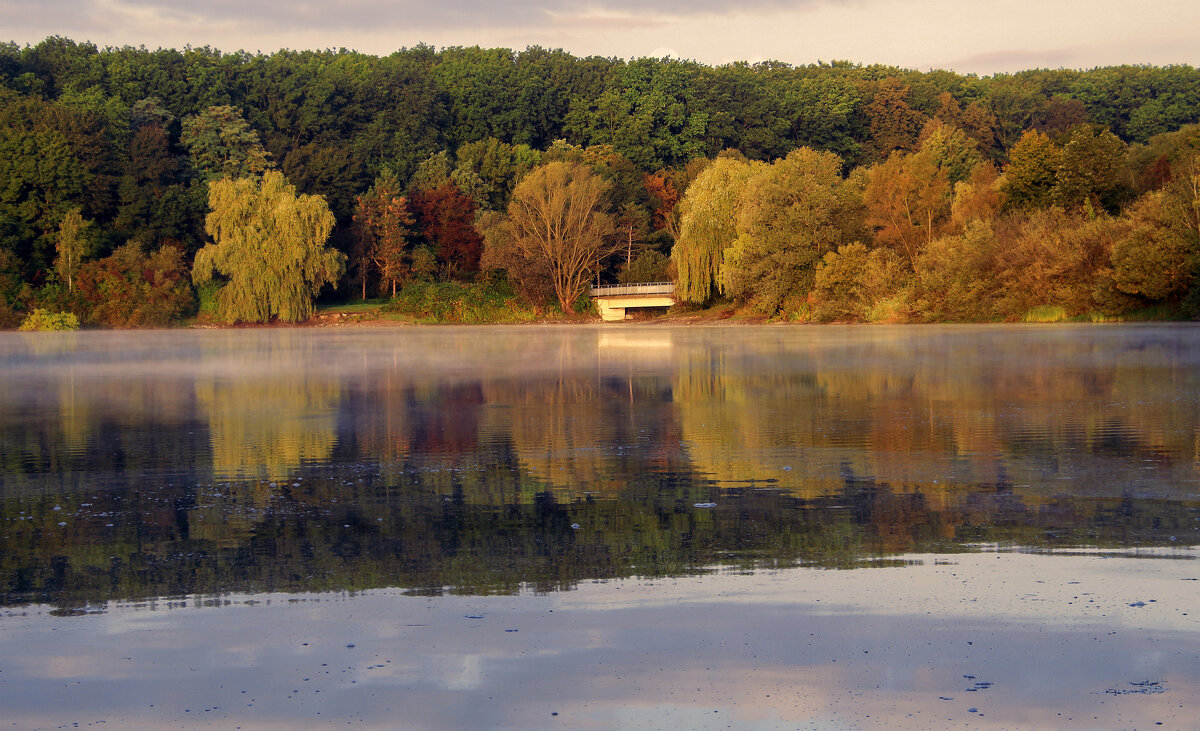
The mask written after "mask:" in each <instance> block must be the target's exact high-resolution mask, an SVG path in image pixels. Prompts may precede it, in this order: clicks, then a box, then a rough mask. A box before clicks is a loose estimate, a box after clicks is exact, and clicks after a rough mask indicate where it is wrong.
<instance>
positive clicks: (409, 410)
mask: <svg viewBox="0 0 1200 731" xmlns="http://www.w3.org/2000/svg"><path fill="white" fill-rule="evenodd" d="M790 332H791V331H784V330H779V331H767V334H766V335H764V336H762V337H756V338H743V339H738V338H733V342H732V343H726V342H724V341H722V340H721V339H711V338H686V337H680V338H678V339H675V340H672V339H670V338H664V337H663V336H662V335H657V334H656V335H654V336H653V338H651V339H647V340H645V341H642V340H639V339H637V338H632V339H631V338H629V337H622V338H617V339H614V340H611V341H610V342H608V343H607V344H606V345H604V347H600V346H599V345H598V344H596V343H598V339H596V338H593V340H592V341H590V342H592V343H593V346H588V345H587V342H588V341H586V340H585V339H578V338H576V339H572V340H571V341H570V342H568V343H566V344H563V345H562V347H560V348H558V349H554V348H550V347H548V346H546V345H545V344H544V343H543V344H542V345H541V346H539V349H538V351H537V356H538V359H539V360H538V361H537V362H536V363H534V364H533V366H532V367H531V372H530V373H523V372H522V370H521V369H520V368H517V367H515V366H514V365H513V364H512V363H510V362H506V361H504V360H503V358H502V353H499V352H497V353H496V354H495V357H496V358H497V359H499V360H498V363H497V366H496V368H494V369H491V370H488V369H484V370H482V371H481V370H479V369H474V370H463V371H461V372H455V373H453V377H446V370H447V369H450V368H452V364H451V360H450V359H451V357H452V356H453V357H458V356H457V355H456V354H459V353H467V352H470V350H471V349H470V347H469V343H465V342H458V341H455V342H454V343H452V344H453V345H454V348H452V349H451V351H450V352H449V354H447V353H440V354H439V356H438V357H439V358H443V359H444V363H443V370H442V371H438V372H431V371H429V370H422V369H420V368H417V367H414V366H413V362H414V361H413V360H412V358H415V356H411V355H410V356H405V357H408V358H409V360H404V359H403V358H401V357H400V356H397V357H396V360H395V362H391V363H387V362H385V363H380V362H379V359H378V358H375V359H369V358H367V357H365V356H364V357H363V358H361V362H362V366H361V370H355V369H356V368H358V366H357V365H355V366H354V368H350V367H347V368H345V369H343V370H342V371H339V372H337V373H336V374H332V373H330V372H327V371H324V370H320V369H313V368H308V367H307V366H306V364H307V363H308V362H309V360H311V358H309V356H305V357H304V358H295V355H294V354H292V355H289V356H288V357H287V358H283V357H280V356H274V355H272V354H271V353H270V352H269V349H268V350H266V351H264V352H262V353H258V354H256V355H254V363H255V365H254V368H253V374H252V375H246V374H245V373H244V372H239V373H237V374H233V373H225V374H223V373H222V372H221V371H219V370H204V369H201V370H200V372H199V373H198V375H196V376H195V377H194V378H191V379H189V378H186V377H182V376H179V377H173V378H172V377H164V378H153V379H119V378H107V379H105V378H91V377H89V378H84V379H76V380H74V381H72V380H69V379H59V380H55V379H47V380H46V384H47V387H46V388H42V389H28V388H25V389H20V388H13V387H11V386H6V385H4V384H0V443H2V444H3V447H0V460H3V462H2V463H0V464H2V466H3V470H4V473H3V476H4V480H5V485H4V489H3V490H2V491H0V521H2V522H0V528H2V529H3V530H2V531H0V595H2V597H0V602H3V603H6V604H12V603H19V602H22V601H29V600H31V599H37V598H43V599H47V600H50V601H54V602H56V603H65V604H71V603H78V602H84V601H98V600H101V599H109V598H131V597H145V596H155V595H162V594H170V593H179V592H202V593H208V592H221V591H230V590H298V591H299V590H305V591H307V590H321V589H362V588H369V587H377V586H403V587H407V588H409V589H410V590H412V591H417V592H439V591H446V590H452V591H467V592H494V591H513V590H516V589H517V588H518V587H520V586H521V585H522V584H527V585H531V586H533V587H535V588H537V589H540V590H553V589H559V588H567V587H570V586H571V585H572V584H573V583H574V582H577V581H581V580H586V579H593V578H605V577H616V576H629V575H667V574H681V573H686V572H689V571H694V570H697V569H698V568H699V567H705V566H711V565H735V566H773V565H789V564H794V563H797V562H799V563H808V564H814V565H820V566H830V567H848V566H855V565H858V563H859V562H861V561H862V560H863V559H867V558H876V557H881V556H891V555H895V554H898V553H903V552H908V551H935V552H945V551H959V550H965V549H964V546H965V545H967V544H974V543H987V542H999V543H1004V544H1009V545H1016V546H1032V547H1046V548H1053V547H1058V546H1101V547H1104V546H1123V545H1182V544H1188V543H1190V544H1196V543H1200V535H1197V526H1198V525H1200V522H1197V518H1198V517H1200V513H1198V504H1197V501H1196V500H1195V499H1194V493H1195V490H1194V488H1193V487H1191V486H1194V485H1195V484H1196V482H1197V460H1196V445H1197V424H1198V423H1200V421H1198V420H1197V416H1200V415H1198V414H1196V413H1195V411H1196V406H1195V404H1196V402H1195V399H1192V398H1176V397H1175V395H1176V394H1190V393H1194V392H1197V390H1198V387H1200V383H1198V382H1197V381H1198V380H1200V371H1197V370H1196V369H1194V368H1191V367H1189V366H1188V361H1187V360H1186V358H1180V359H1172V358H1170V357H1166V356H1170V355H1171V353H1169V352H1165V351H1164V350H1163V349H1164V348H1170V347H1173V346H1170V345H1155V344H1153V343H1151V344H1150V345H1148V346H1146V347H1142V348H1129V349H1125V350H1120V349H1118V350H1117V351H1116V352H1115V355H1114V354H1113V351H1111V350H1109V349H1095V350H1088V349H1083V350H1078V351H1071V352H1069V353H1067V354H1066V355H1064V354H1063V353H1061V352H1059V349H1060V348H1061V345H1060V344H1057V343H1055V342H1054V341H1052V340H1047V341H1045V342H1042V341H1039V340H1037V339H1036V338H1035V339H1032V340H1029V341H1021V342H1018V345H1017V346H1014V347H1013V348H1012V349H1008V350H988V349H986V348H980V347H979V345H978V340H977V339H964V340H963V342H962V343H957V342H956V341H955V338H954V337H952V336H951V335H952V334H953V331H947V332H949V333H951V335H946V336H945V337H941V338H936V337H935V338H931V339H928V340H923V339H919V338H917V339H913V338H909V339H905V338H903V337H895V338H871V339H863V340H862V341H861V342H851V343H849V344H847V343H845V342H835V343H830V342H825V341H823V340H822V339H821V338H813V339H810V340H805V339H802V338H798V337H796V336H795V335H788V334H784V333H790ZM823 332H836V331H823ZM655 338H656V339H655ZM430 347H432V345H430ZM1106 353H1108V355H1106ZM310 355H311V354H310ZM272 358H274V360H272ZM306 358H309V360H306ZM1167 364H1169V365H1167ZM235 375H236V377H234V376H235ZM1118 402H1119V403H1120V404H1121V405H1122V406H1121V408H1120V409H1119V410H1118V409H1114V408H1112V406H1111V404H1113V403H1118ZM1063 414H1069V415H1070V416H1069V417H1068V418H1064V417H1063ZM272 483H274V484H272ZM707 502H715V503H716V504H717V507H716V508H713V509H707V508H696V507H694V506H695V505H696V504H697V503H707ZM60 524H61V525H60ZM1172 536H1173V537H1174V538H1175V540H1174V541H1172V540H1171V538H1172Z"/></svg>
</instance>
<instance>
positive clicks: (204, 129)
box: [182, 105, 275, 180]
mask: <svg viewBox="0 0 1200 731" xmlns="http://www.w3.org/2000/svg"><path fill="white" fill-rule="evenodd" d="M182 141H183V144H184V145H185V146H186V147H187V148H188V152H190V153H191V155H192V163H193V164H194V165H195V166H196V167H197V168H198V169H199V170H200V171H201V173H202V174H203V175H204V177H205V178H207V179H209V180H216V179H218V178H244V177H249V176H251V175H261V174H262V173H264V172H266V171H267V170H271V169H273V168H274V167H275V166H274V163H272V162H271V160H270V156H269V155H268V154H267V151H266V149H264V148H263V146H262V142H261V140H260V139H259V136H258V132H256V131H255V130H254V128H253V127H251V126H250V125H249V124H248V123H247V122H246V120H245V119H244V118H243V116H242V110H240V109H238V108H237V107H232V106H229V105H222V106H216V107H209V108H208V109H207V110H205V111H204V112H202V113H200V114H195V115H192V116H190V117H187V118H185V119H184V120H183V136H182Z"/></svg>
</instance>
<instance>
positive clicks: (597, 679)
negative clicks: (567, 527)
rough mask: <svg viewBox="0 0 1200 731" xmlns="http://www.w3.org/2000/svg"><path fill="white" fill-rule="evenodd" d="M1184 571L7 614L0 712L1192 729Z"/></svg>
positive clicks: (1016, 563)
mask: <svg viewBox="0 0 1200 731" xmlns="http://www.w3.org/2000/svg"><path fill="white" fill-rule="evenodd" d="M1195 556H1196V553H1195V549H1183V550H1179V551H1172V552H1162V551H1159V552H1143V557H1142V558H1138V559H1133V558H1128V557H1112V556H1102V555H1094V554H1086V555H1079V554H1063V555H1033V554H1020V553H999V554H997V553H980V554H968V555H962V556H957V557H955V558H954V560H953V561H946V559H945V558H944V557H938V556H928V555H926V556H915V557H909V558H911V559H913V560H914V563H913V564H911V565H909V566H908V567H905V568H890V569H876V570H870V571H866V570H862V571H821V570H810V569H788V570H782V571H774V572H758V573H754V574H735V573H720V574H712V575H707V576H702V577H692V578H686V579H669V580H656V581H647V580H627V581H621V582H599V583H593V584H585V585H582V586H581V587H580V588H579V589H578V590H576V591H574V592H568V593H556V594H550V595H533V594H523V595H520V596H508V597H442V598H437V599H431V598H420V597H406V596H399V595H397V594H395V593H394V592H388V591H374V592H368V593H365V594H362V595H359V596H347V595H259V596H246V595H238V596H233V597H229V598H228V602H229V605H228V606H220V607H204V606H198V605H200V604H203V603H204V602H199V601H196V600H189V601H188V602H186V603H187V604H188V606H187V607H177V608H174V609H167V608H163V607H165V604H164V603H159V604H158V607H159V608H158V609H152V608H151V607H150V606H149V605H124V606H119V605H111V606H109V607H108V608H107V611H106V612H105V613H103V614H93V615H88V616H81V617H54V616H49V615H46V614H38V613H36V612H34V613H32V614H28V615H25V616H17V615H9V616H4V617H3V618H0V657H2V658H3V660H2V661H0V670H3V673H4V677H5V679H6V682H5V683H3V684H0V706H3V707H4V708H5V709H6V714H5V715H6V720H10V721H12V722H14V723H16V724H17V725H18V726H19V727H26V726H35V725H58V724H60V723H64V722H65V723H71V722H74V721H80V722H91V723H95V722H99V721H106V722H107V723H108V725H110V726H113V725H116V726H119V727H128V728H154V727H159V726H161V725H163V724H167V725H180V724H182V725H185V726H188V727H196V726H212V727H232V726H235V725H242V726H243V727H246V728H263V727H274V726H289V725H291V726H295V725H305V726H313V725H316V726H324V725H344V724H345V723H346V722H352V723H353V724H354V725H364V726H366V727H368V728H396V727H405V728H416V729H455V728H483V727H488V728H555V727H564V728H618V727H620V728H668V727H669V728H678V727H687V728H724V727H726V726H727V725H730V724H732V725H733V726H734V727H736V728H778V727H780V726H786V727H796V726H810V725H815V726H817V727H823V728H828V727H835V728H855V727H883V726H886V727H889V728H912V729H917V728H930V727H943V726H946V725H951V724H955V725H958V724H966V725H969V726H971V727H1010V728H1011V727H1014V726H1015V727H1038V728H1046V727H1055V728H1095V727H1104V728H1108V727H1113V726H1119V727H1139V728H1140V727H1145V726H1152V725H1154V723H1155V722H1162V723H1163V724H1165V726H1166V727H1168V728H1179V727H1184V726H1186V725H1187V724H1188V723H1189V722H1190V720H1191V719H1194V718H1195V717H1196V713H1197V712H1200V709H1197V708H1196V706H1195V703H1196V699H1197V698H1200V695H1198V692H1200V634H1198V633H1197V628H1198V622H1200V614H1196V613H1194V612H1193V611H1192V610H1193V609H1194V597H1195V587H1196V583H1195V580H1196V579H1197V578H1200V569H1198V568H1197V566H1198V565H1197V563H1196V562H1195V561H1194V560H1193V559H1194V558H1195ZM1172 557H1174V558H1176V559H1177V560H1170V559H1171V558H1172ZM1180 558H1181V559H1183V560H1178V559H1180ZM1151 600H1154V601H1151ZM1138 602H1141V603H1142V606H1130V605H1132V604H1137V603H1138ZM51 629H53V630H54V631H49V630H51ZM350 645H353V647H351V646H350ZM968 676H971V677H968ZM1146 681H1150V682H1152V683H1157V685H1134V683H1143V682H1146ZM1147 690H1149V691H1158V690H1162V691H1163V692H1161V693H1157V692H1145V691H1147ZM243 691H245V692H244V693H243ZM1110 691H1118V692H1119V693H1118V692H1110ZM1131 691H1140V692H1131ZM971 708H974V709H976V710H975V711H974V712H969V710H968V709H971ZM556 713H557V714H558V715H557V716H555V715H552V714H556ZM979 714H983V715H982V716H981V715H979ZM1060 714H1061V715H1060ZM81 725H82V723H81Z"/></svg>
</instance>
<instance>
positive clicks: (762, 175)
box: [721, 147, 845, 315]
mask: <svg viewBox="0 0 1200 731" xmlns="http://www.w3.org/2000/svg"><path fill="white" fill-rule="evenodd" d="M841 168H842V161H841V158H839V157H838V156H837V155H835V154H833V153H832V152H817V151H815V150H812V149H810V148H807V147H802V148H800V149H799V150H793V151H792V152H791V153H789V154H788V156H787V157H786V158H784V159H782V160H778V161H776V162H775V164H773V165H771V166H770V167H763V168H760V169H759V171H758V173H757V174H756V175H754V176H753V177H752V178H750V179H749V180H748V181H747V182H746V186H745V188H744V190H743V192H742V196H741V200H740V202H739V205H738V211H737V218H736V221H737V233H738V236H737V239H735V240H734V242H733V244H732V245H731V246H729V248H727V249H725V251H724V254H723V256H724V262H723V265H722V268H721V279H722V282H723V283H724V288H725V293H726V294H728V295H730V296H731V297H733V298H734V299H735V300H737V301H739V302H742V303H748V304H750V306H751V307H752V308H753V309H755V310H757V311H759V312H762V313H764V314H767V315H774V314H776V313H777V312H779V311H780V309H781V308H782V307H783V305H784V303H785V301H786V300H787V299H788V298H789V297H797V296H798V297H804V296H806V295H807V294H808V292H809V290H810V289H811V288H812V283H813V273H814V270H815V268H816V265H817V263H818V262H820V261H821V257H823V256H824V255H825V253H826V252H830V251H833V250H834V249H835V248H836V247H837V246H838V245H839V244H842V243H844V242H843V241H842V232H843V225H842V222H841V220H840V218H841V214H842V212H843V209H844V208H845V201H844V200H843V198H842V195H841V182H842V178H841Z"/></svg>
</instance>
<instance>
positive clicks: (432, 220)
mask: <svg viewBox="0 0 1200 731" xmlns="http://www.w3.org/2000/svg"><path fill="white" fill-rule="evenodd" d="M410 202H411V205H412V211H413V214H414V215H415V218H416V224H417V230H418V231H419V232H420V234H421V235H422V236H423V237H424V238H425V241H426V242H427V243H429V245H430V246H431V247H433V250H434V252H435V253H436V254H437V261H438V265H439V266H441V267H442V269H443V271H444V272H445V273H446V275H447V276H449V277H454V276H456V275H464V274H473V273H474V272H477V271H479V256H480V254H481V253H482V251H483V237H482V236H480V234H479V231H477V230H476V229H475V211H476V206H475V201H473V200H471V198H470V197H469V196H467V195H466V194H465V193H463V192H462V191H461V190H459V189H458V187H457V186H456V185H454V183H452V182H446V183H443V184H442V185H440V186H438V187H436V188H433V189H432V190H417V191H414V192H413V194H412V200H411V201H410Z"/></svg>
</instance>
